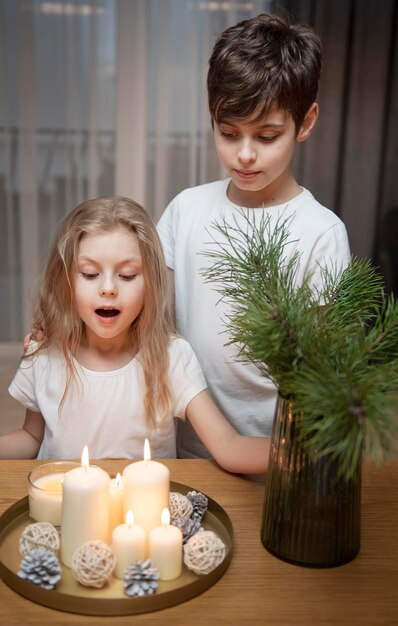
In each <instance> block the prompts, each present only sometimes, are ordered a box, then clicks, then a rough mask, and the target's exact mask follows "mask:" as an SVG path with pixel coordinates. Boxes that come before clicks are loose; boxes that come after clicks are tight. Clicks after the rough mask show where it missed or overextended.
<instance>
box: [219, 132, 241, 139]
mask: <svg viewBox="0 0 398 626" xmlns="http://www.w3.org/2000/svg"><path fill="white" fill-rule="evenodd" d="M220 135H221V137H225V138H226V139H235V138H236V137H237V135H236V134H235V133H227V131H226V130H220Z"/></svg>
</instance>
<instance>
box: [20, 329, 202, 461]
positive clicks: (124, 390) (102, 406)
mask: <svg viewBox="0 0 398 626" xmlns="http://www.w3.org/2000/svg"><path fill="white" fill-rule="evenodd" d="M169 357H170V365H169V376H170V384H171V390H172V393H173V397H174V407H173V408H174V413H173V415H174V416H175V417H178V418H181V419H182V420H183V419H185V410H186V407H187V405H188V404H189V402H190V401H191V400H192V399H193V398H194V397H195V396H196V395H197V394H198V393H199V392H200V391H202V390H203V389H205V388H206V382H205V380H204V377H203V374H202V370H201V368H200V365H199V363H198V360H197V358H196V356H195V354H194V352H193V350H192V348H191V347H190V345H189V344H188V343H187V342H186V341H184V340H183V339H181V338H173V339H171V340H170V344H169ZM75 365H76V367H77V371H78V374H79V378H80V383H79V382H73V384H72V385H71V388H70V391H69V392H68V395H67V397H66V400H65V403H64V405H63V407H62V409H61V413H60V414H59V411H58V409H59V405H60V402H61V398H62V395H63V393H64V389H65V382H66V374H67V371H66V364H65V359H64V358H63V356H62V354H61V353H60V351H59V350H58V349H56V348H51V347H50V348H48V349H47V350H43V351H41V352H39V353H38V354H37V355H35V356H32V357H29V358H27V359H24V360H23V361H22V362H21V365H20V367H19V369H18V371H17V373H16V375H15V378H14V380H13V381H12V383H11V385H10V387H9V392H10V394H11V395H12V396H13V397H14V398H15V399H16V400H18V401H19V402H20V403H21V404H23V405H24V406H25V407H26V408H28V409H31V410H32V411H37V412H40V413H41V414H42V415H43V417H44V420H45V432H44V438H43V442H42V444H41V447H40V450H39V454H38V458H39V459H79V458H80V457H81V454H82V451H83V447H84V446H85V445H87V446H88V450H89V455H90V457H91V458H136V459H142V458H143V454H144V442H145V438H148V439H149V443H150V447H151V455H152V458H175V456H176V444H175V420H174V419H173V417H172V416H171V417H170V419H169V420H167V423H166V424H165V425H163V426H162V427H158V428H157V429H153V428H151V427H149V426H148V424H147V422H146V418H145V411H144V390H145V382H144V374H143V370H142V366H141V364H140V361H139V355H137V356H136V357H135V358H134V359H132V360H131V361H130V362H129V363H128V364H127V365H125V366H124V367H121V368H120V369H117V370H114V371H109V372H95V371H92V370H88V369H86V368H85V367H82V366H81V365H80V364H79V363H77V362H75Z"/></svg>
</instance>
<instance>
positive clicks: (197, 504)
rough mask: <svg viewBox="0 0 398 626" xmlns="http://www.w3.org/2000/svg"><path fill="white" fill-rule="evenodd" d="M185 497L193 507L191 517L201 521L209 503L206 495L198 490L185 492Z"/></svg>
mask: <svg viewBox="0 0 398 626" xmlns="http://www.w3.org/2000/svg"><path fill="white" fill-rule="evenodd" d="M187 498H188V500H189V501H190V502H191V504H192V507H193V510H192V513H191V517H192V518H193V519H198V520H199V521H200V522H201V521H202V519H203V517H204V515H205V513H206V511H207V505H208V503H209V501H208V499H207V497H206V496H205V495H204V494H203V493H200V491H190V492H189V493H187Z"/></svg>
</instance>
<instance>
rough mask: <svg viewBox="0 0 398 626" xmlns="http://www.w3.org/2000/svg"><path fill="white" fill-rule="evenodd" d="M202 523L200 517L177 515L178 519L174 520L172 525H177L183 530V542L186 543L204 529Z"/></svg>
mask: <svg viewBox="0 0 398 626" xmlns="http://www.w3.org/2000/svg"><path fill="white" fill-rule="evenodd" d="M200 524H201V521H200V519H198V518H192V517H177V519H174V520H173V521H172V525H173V526H177V528H179V529H180V530H181V532H182V542H183V543H186V542H187V541H188V539H189V538H190V537H192V536H193V535H195V534H196V533H197V532H199V530H203V528H202V527H201V525H200Z"/></svg>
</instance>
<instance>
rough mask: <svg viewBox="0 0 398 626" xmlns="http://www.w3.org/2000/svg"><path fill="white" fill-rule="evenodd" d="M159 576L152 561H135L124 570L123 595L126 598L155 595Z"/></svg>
mask: <svg viewBox="0 0 398 626" xmlns="http://www.w3.org/2000/svg"><path fill="white" fill-rule="evenodd" d="M159 578H160V575H159V572H158V570H157V569H156V567H154V566H153V565H152V561H150V560H149V559H147V560H146V561H137V563H132V564H131V565H129V566H128V567H126V569H125V570H124V583H123V587H124V593H125V594H126V595H128V596H147V595H148V596H149V595H152V594H153V593H156V591H157V588H158V584H157V582H156V581H157V580H159Z"/></svg>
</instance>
